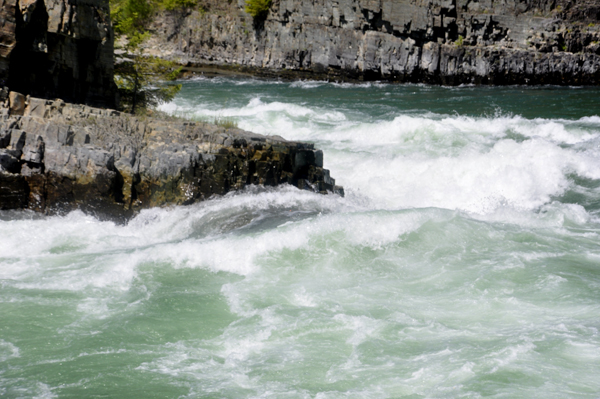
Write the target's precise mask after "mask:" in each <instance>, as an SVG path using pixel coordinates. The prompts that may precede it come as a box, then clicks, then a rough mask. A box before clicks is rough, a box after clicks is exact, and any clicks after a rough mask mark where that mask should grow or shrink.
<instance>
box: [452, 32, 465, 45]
mask: <svg viewBox="0 0 600 399" xmlns="http://www.w3.org/2000/svg"><path fill="white" fill-rule="evenodd" d="M464 40H465V38H464V37H462V35H458V39H456V41H455V42H454V44H456V45H457V46H458V47H461V46H462V45H463V42H464Z"/></svg>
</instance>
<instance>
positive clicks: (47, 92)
mask: <svg viewBox="0 0 600 399" xmlns="http://www.w3.org/2000/svg"><path fill="white" fill-rule="evenodd" d="M0 80H1V81H0V86H7V87H8V88H9V90H13V91H18V92H21V93H23V94H30V95H33V96H37V97H44V98H62V99H63V100H65V101H70V102H74V103H82V104H90V105H96V106H106V107H111V106H114V105H115V100H116V98H115V95H116V88H115V84H114V82H113V32H112V28H111V24H110V11H109V8H108V1H107V0H77V1H70V0H3V2H2V4H1V6H0Z"/></svg>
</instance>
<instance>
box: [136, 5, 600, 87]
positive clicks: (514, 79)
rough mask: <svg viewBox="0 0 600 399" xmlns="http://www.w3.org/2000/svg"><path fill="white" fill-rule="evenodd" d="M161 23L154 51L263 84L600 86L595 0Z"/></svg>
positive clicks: (291, 8) (215, 11)
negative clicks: (274, 78) (289, 80)
mask: <svg viewBox="0 0 600 399" xmlns="http://www.w3.org/2000/svg"><path fill="white" fill-rule="evenodd" d="M201 3H202V4H203V7H202V8H201V9H200V10H187V11H174V12H171V13H162V14H161V15H160V16H157V18H156V20H155V21H154V23H153V25H152V30H153V32H154V39H153V42H150V44H149V46H148V50H149V51H150V52H152V51H154V52H155V53H158V54H161V55H162V56H167V57H170V58H172V59H176V60H178V61H179V62H181V63H183V64H187V65H188V66H190V67H203V68H204V67H206V66H220V67H225V68H230V69H234V70H236V71H250V72H253V73H258V74H265V75H279V76H286V75H290V76H295V77H307V78H311V77H315V78H329V79H340V80H342V79H350V80H352V79H356V80H391V81H400V82H404V81H408V82H431V83H442V84H460V83H470V82H474V83H489V84H513V83H525V84H526V83H529V84H537V83H552V84H599V83H600V45H599V42H600V30H599V28H600V24H598V23H599V19H600V5H599V4H598V2H597V1H594V0H578V1H573V0H312V1H301V0H273V2H272V5H271V8H270V11H269V13H268V15H267V17H266V19H265V20H264V21H256V20H253V19H252V18H251V17H250V16H249V15H248V14H246V13H245V12H244V11H243V9H244V0H238V1H237V2H233V3H231V4H230V5H229V6H228V5H226V4H227V3H224V2H214V1H211V0H204V1H203V2H201Z"/></svg>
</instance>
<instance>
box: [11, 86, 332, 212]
mask: <svg viewBox="0 0 600 399" xmlns="http://www.w3.org/2000/svg"><path fill="white" fill-rule="evenodd" d="M7 101H8V104H6V106H5V107H3V108H0V209H32V210H35V211H40V212H45V213H50V214H52V213H62V212H67V211H70V210H73V209H82V210H84V211H86V212H89V213H92V214H94V215H97V216H99V217H105V218H106V217H108V218H111V219H118V220H126V219H127V218H128V217H130V216H131V215H133V214H135V212H136V211H138V210H140V209H143V208H148V207H153V206H163V205H169V204H190V203H193V202H195V201H200V200H203V199H206V198H209V197H211V196H213V195H223V194H225V193H227V192H229V191H232V190H239V189H242V188H243V187H245V186H247V185H250V184H262V185H276V184H285V183H289V184H292V185H295V186H297V187H299V188H302V189H308V190H313V191H316V192H322V193H327V192H336V193H340V194H343V190H342V188H341V187H338V186H336V185H335V181H334V180H333V179H332V178H331V177H330V176H329V171H328V170H326V169H323V153H322V152H321V151H320V150H316V149H315V148H314V147H313V145H312V144H308V143H299V142H290V141H286V140H284V139H283V138H281V137H266V136H261V135H258V134H253V133H249V132H245V131H242V130H239V129H226V128H223V127H219V126H216V125H213V124H207V123H201V122H190V121H183V120H171V121H165V120H157V119H152V118H147V119H139V118H136V117H133V116H130V115H127V114H122V113H119V112H117V111H114V110H108V109H98V108H92V107H89V106H85V105H73V104H67V103H65V102H63V101H62V100H44V99H39V98H31V97H24V96H23V95H21V94H19V93H14V92H11V93H10V95H9V99H8V100H7Z"/></svg>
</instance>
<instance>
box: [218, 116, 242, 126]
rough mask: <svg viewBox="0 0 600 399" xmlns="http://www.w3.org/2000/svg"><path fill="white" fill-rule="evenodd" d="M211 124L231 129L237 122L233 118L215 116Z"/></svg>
mask: <svg viewBox="0 0 600 399" xmlns="http://www.w3.org/2000/svg"><path fill="white" fill-rule="evenodd" d="M212 123H213V124H215V125H217V126H221V127H224V128H225V129H233V128H237V127H238V123H237V121H236V120H235V119H233V118H227V117H216V116H215V118H214V119H213V122H212Z"/></svg>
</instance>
